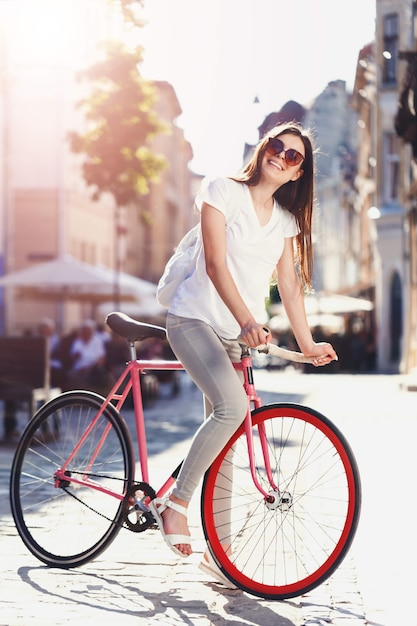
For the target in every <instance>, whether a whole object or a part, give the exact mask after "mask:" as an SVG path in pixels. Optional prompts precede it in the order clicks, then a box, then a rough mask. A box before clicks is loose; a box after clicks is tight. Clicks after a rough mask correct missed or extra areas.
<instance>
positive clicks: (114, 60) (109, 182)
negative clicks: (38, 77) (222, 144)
mask: <svg viewBox="0 0 417 626" xmlns="http://www.w3.org/2000/svg"><path fill="white" fill-rule="evenodd" d="M115 2H116V3H117V4H118V5H119V8H120V10H121V13H122V16H123V19H124V22H125V24H128V25H129V26H130V27H131V30H132V29H137V28H139V27H141V26H142V25H143V24H142V22H141V21H140V18H139V17H138V15H137V8H138V5H140V4H141V3H140V2H137V0H135V2H133V1H131V0H113V3H115ZM104 53H105V55H104V58H103V59H102V60H100V61H99V62H97V63H96V64H95V65H93V66H92V67H90V68H89V69H87V70H86V71H84V72H82V73H81V74H80V79H81V80H86V81H88V82H89V83H90V85H91V91H90V93H89V96H88V97H87V98H85V99H84V100H82V101H81V102H80V103H79V105H78V106H80V107H81V108H82V109H83V111H84V114H85V118H86V122H87V124H86V131H85V133H84V134H82V135H81V134H79V133H77V132H71V133H69V142H70V147H71V150H72V151H73V152H75V153H79V154H83V155H84V157H85V160H84V162H83V164H82V172H83V177H84V179H85V181H86V183H87V184H88V185H91V186H92V187H93V188H94V191H93V193H92V198H93V199H95V200H96V199H98V198H99V197H100V195H101V194H102V193H105V192H110V193H111V194H112V195H113V196H114V198H115V200H116V202H117V204H118V205H119V206H123V205H127V204H129V203H130V202H132V201H135V200H137V198H138V196H140V195H144V194H147V193H148V191H149V183H150V182H155V181H158V180H159V174H160V173H161V171H162V170H163V169H164V168H165V167H166V165H167V163H166V159H165V157H164V156H163V155H160V154H155V153H154V152H152V150H151V149H150V146H149V142H150V140H151V139H152V138H154V137H155V136H157V135H158V134H161V133H169V130H170V129H169V126H168V125H167V124H166V123H164V122H162V121H161V120H160V119H159V118H158V116H157V114H156V112H155V110H154V107H155V104H156V101H157V92H156V89H155V87H154V85H153V83H152V82H151V81H148V80H145V79H144V78H142V77H141V75H140V73H139V70H138V67H139V65H140V63H141V61H142V58H143V48H142V47H141V46H135V47H134V48H131V47H130V48H129V47H128V46H127V45H126V44H125V43H122V42H121V41H112V42H107V43H106V44H105V45H104Z"/></svg>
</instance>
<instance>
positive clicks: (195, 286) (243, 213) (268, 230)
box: [169, 178, 298, 339]
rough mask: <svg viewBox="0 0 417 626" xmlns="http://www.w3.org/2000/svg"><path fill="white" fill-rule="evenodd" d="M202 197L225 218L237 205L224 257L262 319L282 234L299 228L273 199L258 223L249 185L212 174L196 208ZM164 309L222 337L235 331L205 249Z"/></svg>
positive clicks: (291, 233)
mask: <svg viewBox="0 0 417 626" xmlns="http://www.w3.org/2000/svg"><path fill="white" fill-rule="evenodd" d="M203 202H206V203H207V204H210V205H211V206H213V207H215V208H216V209H218V210H219V211H221V212H222V213H223V214H224V215H225V217H226V222H227V220H228V215H231V214H232V215H236V214H235V213H233V212H232V210H231V207H232V206H235V203H238V204H239V206H240V211H239V212H238V214H237V217H235V219H234V220H233V221H232V223H231V224H230V225H229V227H228V228H227V230H226V247H227V255H226V262H227V266H228V268H229V270H230V273H231V275H232V277H233V279H234V281H235V283H236V286H237V288H238V289H239V291H240V294H241V296H242V298H243V300H244V302H245V303H246V306H247V307H248V308H249V310H250V312H251V313H252V315H253V317H254V318H255V319H256V320H257V322H259V323H260V324H262V323H264V322H265V321H266V310H265V299H266V298H267V297H268V295H269V285H270V280H271V276H272V273H273V271H274V269H275V267H276V264H277V263H278V260H279V258H280V257H281V254H282V251H283V248H284V239H285V238H287V237H294V236H295V235H297V233H298V227H297V223H296V221H295V218H294V216H293V215H292V214H291V213H290V212H289V211H286V210H285V209H283V208H282V207H280V206H279V205H278V204H277V202H275V203H274V208H273V212H272V216H271V219H270V220H269V222H268V223H267V224H266V225H265V226H261V225H260V224H259V220H258V217H257V215H256V212H255V209H254V206H253V202H252V197H251V195H250V191H249V188H248V186H247V185H246V184H245V183H238V182H236V181H234V180H230V179H228V178H216V179H214V180H212V181H211V182H210V183H209V184H208V185H207V186H205V187H203V188H202V190H201V191H200V193H199V194H198V196H197V198H196V206H197V208H198V210H199V211H201V207H202V204H203ZM169 311H170V312H171V313H174V314H175V315H179V316H181V317H188V318H193V319H199V320H202V321H204V322H206V323H207V324H209V325H210V326H212V327H213V328H214V330H215V331H216V332H217V334H218V335H219V336H221V337H224V338H225V339H235V338H236V337H238V335H239V333H240V326H239V324H238V323H237V321H236V319H235V318H234V317H233V315H232V314H231V312H230V311H229V309H228V308H227V306H226V305H225V304H224V302H223V300H222V299H221V298H220V296H219V294H218V293H217V291H216V289H215V287H214V285H213V283H212V282H211V280H210V278H209V277H208V276H207V273H206V269H205V259H204V252H202V254H201V255H200V256H199V258H198V260H197V267H196V270H195V271H194V272H193V273H192V274H191V276H189V277H188V278H187V279H186V280H185V281H184V282H183V283H182V284H181V285H180V286H179V287H178V289H177V293H176V294H175V297H174V300H173V302H172V303H171V306H170V308H169Z"/></svg>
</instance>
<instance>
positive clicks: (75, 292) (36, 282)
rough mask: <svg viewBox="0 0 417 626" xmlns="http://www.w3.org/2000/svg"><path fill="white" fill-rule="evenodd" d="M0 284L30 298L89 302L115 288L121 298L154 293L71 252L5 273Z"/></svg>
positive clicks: (105, 297)
mask: <svg viewBox="0 0 417 626" xmlns="http://www.w3.org/2000/svg"><path fill="white" fill-rule="evenodd" d="M0 287H15V288H18V289H19V290H21V292H22V294H23V295H26V296H29V297H33V298H45V299H48V298H49V299H51V298H52V299H54V300H79V301H81V300H86V301H90V302H103V301H108V300H110V299H112V297H113V296H114V294H115V290H116V287H117V289H118V294H119V297H120V299H121V300H123V301H129V300H130V301H135V300H137V301H140V298H141V297H144V296H146V297H149V296H150V295H151V294H155V292H156V285H153V284H152V283H149V282H147V281H144V280H142V279H140V278H137V277H135V276H132V275H130V274H126V273H124V272H120V273H118V274H117V273H116V272H115V271H114V270H111V269H109V268H106V267H104V266H98V265H91V264H89V263H83V262H82V261H79V260H78V259H75V258H73V257H72V256H70V255H65V256H63V257H60V258H57V259H54V260H52V261H46V262H45V263H38V264H37V265H33V266H32V267H28V268H25V269H22V270H17V271H16V272H11V273H10V274H6V275H5V276H3V277H2V278H0Z"/></svg>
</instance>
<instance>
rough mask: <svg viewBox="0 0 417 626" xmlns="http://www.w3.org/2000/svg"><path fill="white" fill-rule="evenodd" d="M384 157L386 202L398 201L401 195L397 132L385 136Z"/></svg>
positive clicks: (384, 194) (384, 195) (384, 192)
mask: <svg viewBox="0 0 417 626" xmlns="http://www.w3.org/2000/svg"><path fill="white" fill-rule="evenodd" d="M382 153H383V158H384V173H383V178H384V183H383V184H384V188H383V197H384V203H388V204H389V203H391V202H397V201H398V195H399V165H400V157H399V146H398V137H397V135H396V134H395V133H385V134H384V138H383V152H382Z"/></svg>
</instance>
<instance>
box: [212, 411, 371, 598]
mask: <svg viewBox="0 0 417 626" xmlns="http://www.w3.org/2000/svg"><path fill="white" fill-rule="evenodd" d="M252 424H253V437H254V450H255V459H256V473H257V477H258V480H259V482H260V484H261V486H262V487H263V489H264V490H265V491H266V492H267V493H268V494H269V495H270V498H265V497H264V496H263V495H262V494H261V493H260V492H259V490H258V489H257V488H256V486H255V485H254V482H253V480H252V476H251V472H250V467H249V459H248V448H247V442H246V435H245V431H244V427H243V426H242V427H240V428H239V430H238V431H237V432H236V433H235V435H234V436H233V438H232V439H231V440H230V441H229V442H228V444H227V445H226V446H225V448H224V449H223V451H222V452H221V453H220V455H219V456H218V458H217V459H216V460H215V461H214V463H213V464H212V466H211V467H210V469H209V470H208V471H207V472H206V475H205V478H204V482H203V488H202V499H201V513H202V522H203V529H204V534H205V537H206V540H207V544H208V547H209V549H210V552H211V553H212V555H213V557H214V559H215V561H216V562H217V564H218V566H219V567H220V569H221V570H222V571H223V573H224V574H225V575H226V576H227V577H228V578H229V579H230V580H231V581H232V582H234V583H235V584H236V585H237V586H238V587H240V588H241V589H243V590H244V591H247V592H249V593H251V594H253V595H255V596H258V597H261V598H267V599H274V600H283V599H285V598H292V597H295V596H299V595H302V594H304V593H306V592H308V591H310V590H311V589H313V588H315V587H317V586H318V585H320V584H321V583H322V582H323V581H324V580H326V578H328V577H329V576H330V575H331V574H332V573H333V572H334V571H335V569H336V568H337V567H338V566H339V564H340V563H341V561H342V560H343V558H344V557H345V555H346V553H347V551H348V549H349V547H350V545H351V543H352V540H353V537H354V535H355V531H356V528H357V524H358V521H359V514H360V506H361V486H360V478H359V471H358V467H357V464H356V461H355V458H354V456H353V453H352V451H351V449H350V446H349V444H348V442H347V440H346V439H345V437H344V436H343V435H342V433H341V432H340V431H339V430H338V429H337V428H336V426H334V424H332V422H330V421H329V420H328V419H327V418H326V417H324V416H323V415H321V414H320V413H318V412H316V411H314V410H312V409H309V408H307V407H304V406H300V405H296V404H286V403H282V404H272V405H268V406H264V407H261V408H259V409H256V410H254V411H253V413H252ZM262 433H264V444H266V445H264V449H265V448H266V452H265V453H264V452H263V450H262V445H261V443H262V438H261V435H262ZM265 455H266V456H267V458H268V459H269V463H270V466H271V473H270V476H271V479H269V478H268V476H267V473H268V472H267V470H266V465H267V464H265Z"/></svg>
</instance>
